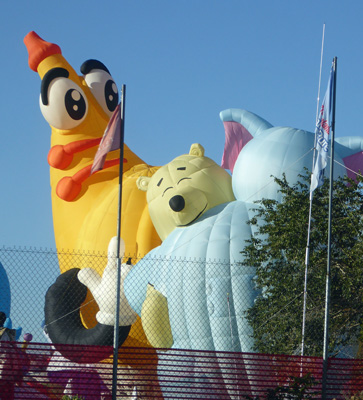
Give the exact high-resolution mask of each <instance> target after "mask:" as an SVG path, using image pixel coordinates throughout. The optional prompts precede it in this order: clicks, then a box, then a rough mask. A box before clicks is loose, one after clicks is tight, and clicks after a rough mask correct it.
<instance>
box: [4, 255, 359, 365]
mask: <svg viewBox="0 0 363 400" xmlns="http://www.w3.org/2000/svg"><path fill="white" fill-rule="evenodd" d="M0 263H1V264H2V266H3V267H4V269H5V271H6V274H7V276H8V279H9V283H10V290H11V313H10V315H8V316H10V317H11V320H12V325H13V328H16V327H18V326H20V327H22V332H23V333H31V334H32V335H33V338H34V339H33V340H34V341H37V342H47V340H49V331H50V332H53V331H54V330H56V331H62V332H59V336H60V337H59V339H60V340H57V342H60V343H69V344H89V343H91V342H92V338H91V339H85V337H86V336H87V335H86V336H84V334H85V333H88V336H90V335H91V334H90V333H89V332H84V330H88V331H91V330H92V329H91V328H95V327H96V329H93V332H95V330H97V329H101V328H102V327H101V328H100V326H99V325H103V324H99V323H98V322H99V321H100V320H101V321H102V322H104V324H105V325H107V326H109V328H104V326H103V332H102V334H103V335H104V336H105V335H109V337H108V338H106V339H105V341H104V342H102V343H97V344H105V345H107V344H111V345H112V340H113V328H112V326H113V324H114V314H115V312H114V308H112V307H115V304H114V302H115V297H116V291H115V284H116V283H115V282H116V275H115V268H116V258H115V255H110V257H108V255H107V254H92V253H84V252H68V251H55V250H42V249H16V248H5V247H3V248H0ZM108 263H109V264H110V263H111V264H112V268H113V270H112V271H111V272H110V270H108V274H109V276H108V281H107V279H106V278H105V275H107V273H104V271H105V268H106V266H107V265H108ZM136 264H137V267H138V270H139V271H141V272H140V273H139V274H138V275H135V274H134V276H133V277H132V279H129V280H127V279H128V278H129V277H130V274H129V275H128V277H127V278H126V286H125V288H122V290H121V300H120V325H123V326H130V325H131V330H130V332H127V331H126V329H120V336H121V339H124V337H129V341H128V344H130V345H132V346H137V345H142V346H144V345H145V343H149V340H150V339H151V340H152V341H153V337H152V335H153V334H154V335H158V334H160V332H161V333H162V335H161V336H163V337H159V338H158V337H155V338H154V341H155V343H154V347H168V346H167V344H168V338H167V337H165V336H167V328H168V324H170V325H171V328H170V329H171V331H172V336H173V337H172V339H170V338H169V339H170V340H172V341H173V343H174V345H173V347H174V348H184V349H196V350H217V351H219V350H220V351H247V352H251V351H256V352H264V353H271V352H273V353H274V354H277V353H283V354H300V350H301V327H302V314H303V292H302V291H301V293H299V294H298V295H296V291H291V293H286V296H285V298H284V299H283V300H282V301H281V302H280V303H279V304H273V303H271V304H270V305H269V308H268V310H267V312H265V313H264V314H263V319H260V320H258V324H257V325H256V324H255V328H254V331H253V330H252V329H251V326H250V324H249V321H250V320H249V319H248V314H247V313H248V311H250V312H251V307H252V306H253V305H254V304H255V299H256V297H257V296H258V295H261V294H259V293H257V292H254V291H253V269H250V270H246V269H244V268H245V267H241V266H240V265H238V264H229V263H225V262H223V261H218V260H213V261H201V260H185V259H171V258H168V257H165V258H164V259H160V258H158V259H151V260H150V259H149V260H148V262H147V263H144V262H143V260H141V261H140V260H139V259H138V258H136V257H125V258H124V259H123V260H122V264H121V275H122V277H121V286H122V287H123V286H124V277H125V275H126V274H127V273H129V271H130V270H131V271H133V269H134V268H135V265H136ZM89 268H91V269H89ZM112 268H111V269H112ZM84 269H88V273H86V274H85V276H86V278H83V280H84V281H85V282H86V283H87V286H88V287H89V289H91V290H92V292H93V294H94V295H96V299H95V297H94V295H92V293H91V291H90V290H89V289H88V290H87V287H86V286H85V285H84V284H82V283H81V282H80V280H79V271H80V270H84ZM148 269H149V270H148ZM83 272H84V271H83ZM102 275H103V278H104V280H106V281H107V282H103V283H102V281H101V278H102ZM153 285H154V286H153ZM123 289H126V291H127V293H126V295H127V297H128V298H127V300H126V298H125V294H124V290H123ZM301 289H302V290H303V288H301ZM3 292H4V291H3ZM262 295H263V294H262ZM4 296H5V294H4V293H3V297H4ZM164 297H165V298H166V299H167V301H166V304H165V302H164V303H163V300H165V298H164ZM155 298H156V302H155V304H156V305H155V304H153V300H155ZM146 299H148V300H149V299H151V301H150V302H145V300H146ZM160 299H161V300H160ZM129 302H130V303H131V305H132V306H133V307H134V308H135V311H136V313H137V314H138V316H137V315H136V314H135V313H134V311H133V310H132V309H131V308H130V306H129V304H128V303H129ZM144 303H147V304H144ZM1 306H2V305H1V304H0V308H1ZM99 306H101V308H102V310H101V311H100V308H99ZM324 306H325V305H324V304H316V303H315V302H314V299H313V297H310V296H309V292H308V301H307V313H306V321H307V323H306V332H305V338H304V340H305V344H306V347H305V352H304V355H307V356H320V355H321V353H320V354H319V352H316V349H319V348H321V349H322V343H323V330H324V326H323V321H324ZM162 307H164V309H162ZM0 311H5V310H0ZM141 314H142V315H143V321H142V323H143V326H144V327H146V328H147V330H148V333H149V335H150V337H148V338H146V337H145V332H144V329H143V328H142V325H141V322H140V318H139V316H141ZM96 316H97V318H96ZM292 317H293V318H294V319H293V321H294V323H291V321H292V319H291V318H292ZM164 319H165V320H164ZM135 321H136V322H135ZM97 325H98V327H97ZM67 327H68V328H67ZM85 328H87V329H85ZM70 330H73V333H72V334H73V336H74V337H76V336H77V335H78V336H79V337H78V339H77V338H76V339H74V340H73V342H72V341H71V339H69V338H68V339H67V340H68V341H67V340H66V339H64V337H66V336H69V333H70V332H69V331H70ZM77 332H78V333H77ZM93 334H95V333H93ZM256 334H258V338H259V339H258V340H259V341H258V340H255V339H256ZM100 335H101V333H100ZM159 336H160V335H159ZM62 338H63V339H64V340H63V339H62ZM261 338H262V339H261ZM147 339H149V340H147ZM84 340H86V342H85V341H84ZM90 340H91V342H90ZM170 340H169V342H170ZM272 340H274V341H275V342H279V343H282V344H283V345H282V346H281V350H280V351H279V347H278V346H275V343H274V346H272V348H273V351H268V347H267V346H266V343H269V341H272ZM263 341H264V342H263ZM261 342H263V345H261ZM311 343H312V344H313V345H314V346H311ZM158 344H159V345H158ZM160 344H166V345H165V346H164V345H160ZM259 345H260V347H259ZM310 348H311V349H313V350H312V351H309V349H310ZM357 349H358V341H357V343H355V344H354V343H353V344H351V345H349V346H346V347H341V348H340V349H338V351H337V352H336V354H334V355H338V356H339V357H344V358H354V357H355V356H356V355H357ZM318 351H319V350H318Z"/></svg>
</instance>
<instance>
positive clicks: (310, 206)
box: [301, 24, 325, 357]
mask: <svg viewBox="0 0 363 400" xmlns="http://www.w3.org/2000/svg"><path fill="white" fill-rule="evenodd" d="M324 37H325V24H324V25H323V37H322V41H321V51H320V71H319V86H318V97H317V101H316V124H315V126H316V125H317V123H318V118H319V102H320V85H321V70H322V66H323V53H324ZM315 152H316V129H315V138H314V153H313V169H314V164H315ZM312 205H313V192H310V198H309V222H308V237H307V240H306V249H305V276H304V299H303V321H302V330H301V357H302V356H303V355H304V347H305V325H306V303H307V294H308V291H307V287H308V268H309V260H310V231H311V210H312Z"/></svg>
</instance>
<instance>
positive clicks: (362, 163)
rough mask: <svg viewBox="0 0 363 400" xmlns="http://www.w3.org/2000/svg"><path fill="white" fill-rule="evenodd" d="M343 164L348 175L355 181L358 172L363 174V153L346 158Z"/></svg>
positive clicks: (359, 152)
mask: <svg viewBox="0 0 363 400" xmlns="http://www.w3.org/2000/svg"><path fill="white" fill-rule="evenodd" d="M343 162H344V165H345V167H346V168H347V175H348V177H349V178H351V179H355V178H356V175H357V172H358V171H360V173H361V174H362V173H363V151H358V152H357V153H354V154H352V155H350V156H347V157H344V158H343Z"/></svg>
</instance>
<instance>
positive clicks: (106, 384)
mask: <svg viewBox="0 0 363 400" xmlns="http://www.w3.org/2000/svg"><path fill="white" fill-rule="evenodd" d="M57 350H60V351H61V353H63V354H70V352H71V353H72V358H73V359H74V356H75V355H76V358H78V359H79V360H80V361H81V362H80V363H75V362H70V361H69V360H67V359H66V358H64V357H63V356H62V355H61V354H60V352H59V351H57ZM57 350H56V349H55V348H54V347H53V346H52V345H50V344H44V343H30V344H28V345H27V347H26V348H25V346H23V345H22V344H21V343H13V342H0V399H1V400H11V399H17V400H22V399H40V400H41V399H61V398H62V396H63V395H65V394H68V395H70V396H71V395H79V396H83V397H84V399H85V400H100V399H104V400H110V399H111V387H112V361H111V360H110V359H107V357H108V356H109V355H111V354H112V348H109V347H95V346H64V345H59V346H57ZM66 352H68V353H66ZM97 352H100V354H101V355H102V356H104V357H106V360H105V361H103V362H98V363H94V362H93V360H94V358H95V357H94V355H95V353H97ZM156 354H157V357H156ZM120 356H121V359H123V360H128V362H127V364H128V365H126V364H120V365H119V367H118V371H117V398H118V399H127V398H128V399H150V400H151V399H152V400H156V399H173V400H174V399H175V400H177V399H205V400H210V399H218V400H224V399H225V400H235V399H246V398H247V396H250V398H256V397H257V396H259V397H260V398H264V397H265V396H266V393H267V390H268V389H274V388H276V387H277V386H279V387H288V386H289V385H290V386H291V384H292V382H293V377H295V378H299V377H303V376H306V375H307V374H310V375H311V376H312V377H313V378H314V384H313V385H312V387H311V388H310V389H309V391H310V394H311V396H312V398H316V399H319V398H321V379H322V365H323V363H322V359H321V358H319V357H300V356H285V355H267V354H252V353H230V352H210V351H195V350H193V351H192V350H177V349H172V350H168V351H165V350H157V352H155V350H154V349H145V348H131V347H127V348H121V349H120ZM360 391H363V360H346V359H334V358H332V359H330V360H329V366H328V382H327V398H328V399H334V398H335V399H344V398H345V396H347V395H348V394H350V395H351V394H354V393H359V392H360Z"/></svg>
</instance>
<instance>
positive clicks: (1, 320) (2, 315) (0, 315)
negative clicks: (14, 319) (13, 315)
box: [0, 311, 6, 328]
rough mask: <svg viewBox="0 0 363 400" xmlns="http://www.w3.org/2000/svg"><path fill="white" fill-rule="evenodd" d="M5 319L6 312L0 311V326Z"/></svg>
mask: <svg viewBox="0 0 363 400" xmlns="http://www.w3.org/2000/svg"><path fill="white" fill-rule="evenodd" d="M5 321H6V314H5V313H4V312H2V311H0V328H1V327H3V326H4V324H5Z"/></svg>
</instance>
